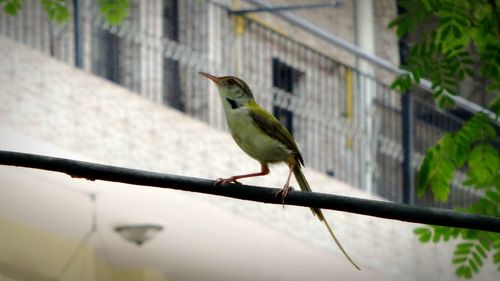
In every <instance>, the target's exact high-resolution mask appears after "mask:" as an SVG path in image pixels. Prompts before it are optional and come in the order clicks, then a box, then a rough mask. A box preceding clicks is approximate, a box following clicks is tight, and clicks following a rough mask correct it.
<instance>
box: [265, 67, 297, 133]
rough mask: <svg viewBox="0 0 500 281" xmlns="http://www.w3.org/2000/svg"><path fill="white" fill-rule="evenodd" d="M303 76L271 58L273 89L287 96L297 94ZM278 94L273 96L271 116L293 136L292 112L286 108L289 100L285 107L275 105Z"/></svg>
mask: <svg viewBox="0 0 500 281" xmlns="http://www.w3.org/2000/svg"><path fill="white" fill-rule="evenodd" d="M303 77H304V74H303V73H302V72H300V71H298V70H297V69H294V68H292V67H291V66H289V65H287V64H285V63H283V62H281V61H280V60H278V59H276V58H273V87H275V88H277V89H280V90H283V91H285V92H286V93H287V94H288V95H294V94H297V93H298V91H299V89H300V86H301V84H302V82H303ZM277 97H278V93H274V95H273V103H274V105H273V115H274V116H276V118H278V120H279V121H280V122H281V124H283V126H285V128H287V130H288V131H289V132H290V133H292V134H293V131H294V130H293V112H292V110H291V109H290V108H289V107H288V106H287V105H289V104H290V99H287V100H288V102H287V104H286V105H283V104H282V103H281V102H280V104H276V103H277Z"/></svg>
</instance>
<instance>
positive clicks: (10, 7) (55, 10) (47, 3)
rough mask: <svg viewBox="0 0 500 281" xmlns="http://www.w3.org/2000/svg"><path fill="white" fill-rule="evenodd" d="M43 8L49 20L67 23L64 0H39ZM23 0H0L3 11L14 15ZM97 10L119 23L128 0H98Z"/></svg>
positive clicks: (125, 16) (124, 16)
mask: <svg viewBox="0 0 500 281" xmlns="http://www.w3.org/2000/svg"><path fill="white" fill-rule="evenodd" d="M40 2H41V4H42V7H43V9H44V10H45V12H46V13H47V16H48V17H49V19H50V20H51V21H54V22H56V23H59V24H64V23H67V22H68V21H69V19H70V13H69V11H68V6H67V1H66V0H40ZM23 5H24V0H0V6H1V7H2V8H3V11H4V12H5V13H6V14H8V15H12V16H15V15H16V14H17V12H18V11H19V10H20V9H21V8H22V7H23ZM98 5H99V11H100V12H101V14H102V15H103V16H104V17H105V18H106V20H107V21H108V22H109V23H110V24H121V23H122V22H123V20H125V19H126V18H127V16H128V11H129V7H130V2H129V0H99V1H98Z"/></svg>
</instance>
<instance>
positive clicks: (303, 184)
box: [293, 165, 361, 270]
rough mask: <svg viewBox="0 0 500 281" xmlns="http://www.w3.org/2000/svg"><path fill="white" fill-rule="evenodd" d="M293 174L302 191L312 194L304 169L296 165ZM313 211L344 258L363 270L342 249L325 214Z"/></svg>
mask: <svg viewBox="0 0 500 281" xmlns="http://www.w3.org/2000/svg"><path fill="white" fill-rule="evenodd" d="M293 174H294V175H295V179H296V180H297V182H298V183H299V186H300V189H301V190H302V191H305V192H311V187H310V186H309V183H308V182H307V180H306V177H305V176H304V174H303V173H302V169H301V168H300V166H299V165H295V167H294V168H293ZM311 211H312V212H313V214H314V215H315V216H317V217H318V219H319V220H320V221H322V222H323V223H324V224H325V226H326V228H327V229H328V232H330V235H331V236H332V238H333V241H335V244H337V246H338V247H339V249H340V251H341V252H342V253H343V254H344V256H345V257H346V258H347V260H349V261H350V262H351V263H352V265H353V266H354V267H355V268H356V269H358V270H361V268H360V267H359V266H358V265H357V264H356V263H355V262H354V261H353V260H352V258H351V257H350V256H349V255H348V254H347V252H346V251H345V250H344V247H342V245H341V244H340V242H339V240H338V239H337V237H336V236H335V234H334V233H333V230H332V228H331V227H330V225H329V224H328V221H327V220H326V219H325V216H324V215H323V212H322V211H321V209H318V208H311Z"/></svg>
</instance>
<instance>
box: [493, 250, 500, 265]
mask: <svg viewBox="0 0 500 281" xmlns="http://www.w3.org/2000/svg"><path fill="white" fill-rule="evenodd" d="M493 262H494V263H500V251H497V252H496V253H495V254H494V255H493Z"/></svg>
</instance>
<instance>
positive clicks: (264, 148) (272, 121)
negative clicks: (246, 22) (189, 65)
mask: <svg viewBox="0 0 500 281" xmlns="http://www.w3.org/2000/svg"><path fill="white" fill-rule="evenodd" d="M199 74H200V75H202V76H204V77H206V78H208V79H210V80H212V81H213V82H214V83H215V85H216V86H217V89H218V92H219V96H220V98H221V100H222V104H223V108H224V114H225V116H226V121H227V125H228V128H229V131H230V133H231V135H232V137H233V139H234V141H235V142H236V144H237V145H238V146H239V147H240V148H241V149H242V150H243V151H244V152H245V153H246V154H247V155H248V156H250V157H251V158H253V159H255V160H257V161H258V162H259V163H260V166H261V169H260V172H255V173H249V174H243V175H235V176H232V177H229V178H218V179H217V180H216V184H228V183H237V184H239V182H238V180H239V179H243V178H250V177H258V176H264V175H267V174H269V172H270V170H269V165H270V164H277V163H286V164H287V165H288V168H289V171H288V176H287V179H286V182H285V184H284V186H283V188H282V189H281V190H280V191H279V192H278V193H277V194H276V195H279V194H281V196H282V200H284V198H285V197H286V196H287V194H288V192H289V191H290V190H292V188H291V186H290V178H291V176H292V173H293V174H294V176H295V179H296V180H297V183H298V184H299V186H300V189H301V190H302V191H304V192H311V187H310V186H309V183H308V182H307V180H306V178H305V176H304V173H303V172H302V168H301V166H303V165H304V159H303V158H302V155H301V154H300V151H299V148H298V147H297V144H296V142H295V140H294V138H293V136H292V134H291V133H290V132H289V131H288V130H287V129H286V128H285V127H284V126H283V125H282V124H281V123H280V121H278V119H276V117H274V116H273V115H272V114H271V113H269V112H268V111H266V110H265V109H264V108H262V107H261V106H260V105H259V104H257V102H256V101H255V98H254V96H253V93H252V91H251V90H250V88H249V87H248V85H247V83H246V82H245V81H243V80H242V79H240V78H238V77H235V76H220V77H218V76H214V75H211V74H208V73H206V72H199ZM310 209H311V211H312V213H313V215H315V216H316V217H317V218H318V219H319V220H320V221H321V222H323V223H324V225H325V226H326V228H327V229H328V232H329V233H330V236H331V237H332V238H333V240H334V241H335V243H336V245H337V246H338V248H339V249H340V251H341V252H342V253H343V254H344V256H345V257H346V258H347V260H348V261H349V262H350V263H351V264H352V265H353V266H354V267H355V268H356V269H358V270H361V268H360V267H359V266H358V265H357V264H356V263H355V262H354V260H353V259H352V258H351V257H350V256H349V255H348V254H347V252H346V251H345V250H344V248H343V247H342V245H341V244H340V242H339V240H338V239H337V237H336V236H335V234H334V233H333V230H332V228H331V227H330V225H329V224H328V221H327V220H326V218H325V216H324V215H323V212H322V211H321V209H319V208H314V207H311V208H310Z"/></svg>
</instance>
